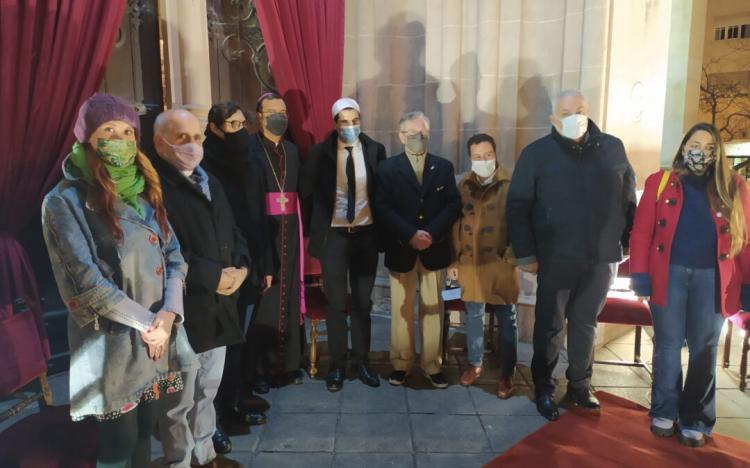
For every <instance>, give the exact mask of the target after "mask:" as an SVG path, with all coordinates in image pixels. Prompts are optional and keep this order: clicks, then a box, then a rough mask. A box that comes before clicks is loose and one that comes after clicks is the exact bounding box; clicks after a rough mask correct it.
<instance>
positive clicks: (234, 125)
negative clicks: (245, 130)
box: [224, 120, 245, 130]
mask: <svg viewBox="0 0 750 468" xmlns="http://www.w3.org/2000/svg"><path fill="white" fill-rule="evenodd" d="M224 123H225V124H227V125H228V126H229V128H231V129H232V130H239V129H241V128H242V127H244V126H245V121H244V120H225V121H224Z"/></svg>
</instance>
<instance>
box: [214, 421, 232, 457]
mask: <svg viewBox="0 0 750 468" xmlns="http://www.w3.org/2000/svg"><path fill="white" fill-rule="evenodd" d="M211 439H212V440H213V442H214V450H216V453H221V454H227V453H229V452H231V451H232V441H231V440H229V437H228V436H227V435H226V434H224V431H222V430H221V429H220V428H218V427H217V428H216V430H215V431H214V435H213V436H211Z"/></svg>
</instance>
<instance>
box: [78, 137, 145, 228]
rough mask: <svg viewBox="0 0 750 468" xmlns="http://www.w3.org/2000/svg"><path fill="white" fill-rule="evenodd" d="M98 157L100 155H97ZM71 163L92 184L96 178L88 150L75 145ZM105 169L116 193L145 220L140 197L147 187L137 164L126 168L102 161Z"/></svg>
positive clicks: (80, 145)
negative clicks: (87, 157)
mask: <svg viewBox="0 0 750 468" xmlns="http://www.w3.org/2000/svg"><path fill="white" fill-rule="evenodd" d="M97 155H98V153H97ZM70 162H71V163H72V164H73V166H74V167H76V168H78V169H79V170H80V171H81V174H83V178H84V180H86V182H88V183H92V182H93V180H94V178H93V177H92V175H91V169H89V165H88V163H87V162H86V148H84V146H83V145H82V144H80V143H78V142H75V143H73V150H72V151H71V153H70ZM102 163H104V167H106V168H107V172H109V176H110V177H111V178H112V182H114V183H115V192H117V196H118V197H120V200H122V201H123V202H124V203H126V204H128V205H129V206H131V207H132V208H133V209H134V210H135V211H136V213H138V215H139V216H140V217H141V218H143V217H144V212H143V207H142V206H141V204H140V202H139V200H138V196H139V195H140V194H141V193H143V189H144V188H145V186H146V179H144V178H143V174H141V171H140V170H138V166H137V165H136V164H134V163H133V164H130V165H128V166H125V167H118V166H113V165H111V164H109V163H107V162H106V160H104V159H102Z"/></svg>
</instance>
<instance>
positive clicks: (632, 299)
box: [594, 260, 653, 375]
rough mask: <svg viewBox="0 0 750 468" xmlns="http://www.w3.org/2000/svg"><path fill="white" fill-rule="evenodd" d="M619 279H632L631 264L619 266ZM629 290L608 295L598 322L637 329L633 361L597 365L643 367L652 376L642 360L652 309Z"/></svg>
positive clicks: (605, 361) (600, 361)
mask: <svg viewBox="0 0 750 468" xmlns="http://www.w3.org/2000/svg"><path fill="white" fill-rule="evenodd" d="M617 277H618V278H629V277H630V262H629V261H628V260H625V261H624V262H622V263H620V264H619V265H618V269H617ZM626 288H627V290H624V289H625V288H623V290H611V291H610V292H609V293H608V294H607V300H606V302H605V303H604V308H603V309H602V311H601V313H600V314H599V317H597V321H598V322H599V323H612V324H619V325H633V326H634V327H635V345H634V349H633V360H632V361H611V360H597V361H594V362H596V363H597V364H609V365H616V366H631V367H641V368H643V369H645V370H646V372H648V373H649V375H651V368H650V367H649V366H648V364H646V362H645V361H643V359H641V336H642V329H643V327H650V326H653V322H652V321H651V309H650V308H649V307H648V305H647V304H645V303H643V302H641V301H639V300H638V298H637V297H636V296H635V294H634V293H633V291H631V290H630V287H629V285H628V286H627V287H626Z"/></svg>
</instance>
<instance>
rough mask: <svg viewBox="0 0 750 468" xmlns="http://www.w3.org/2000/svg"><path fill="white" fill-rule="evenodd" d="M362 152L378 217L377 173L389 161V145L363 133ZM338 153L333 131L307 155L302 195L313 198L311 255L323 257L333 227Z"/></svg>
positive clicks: (369, 189)
mask: <svg viewBox="0 0 750 468" xmlns="http://www.w3.org/2000/svg"><path fill="white" fill-rule="evenodd" d="M359 141H360V142H361V143H362V153H363V154H364V157H365V167H366V168H367V194H368V196H369V198H370V210H371V211H372V213H373V217H374V216H375V209H374V208H373V203H374V200H375V191H376V185H377V183H376V171H377V167H378V164H379V163H380V162H381V161H383V160H385V146H383V145H382V144H380V143H378V142H377V141H375V140H373V139H372V138H370V137H368V136H367V135H365V134H364V133H360V135H359ZM337 150H338V133H337V132H336V131H333V132H332V133H331V134H330V135H328V137H327V138H326V139H325V140H323V141H322V142H321V143H318V144H317V145H315V146H313V147H311V148H310V151H309V152H308V153H307V160H306V161H305V167H304V171H302V174H301V178H300V192H301V193H302V196H303V197H305V198H307V197H311V198H312V203H311V205H312V208H311V210H312V216H311V220H310V243H309V244H308V247H307V249H308V252H309V253H310V255H312V256H313V257H316V258H320V255H321V254H322V249H323V241H324V240H325V235H326V231H327V230H328V229H329V228H330V227H331V220H332V219H333V209H334V206H335V204H336V176H337V173H336V167H337V165H336V162H337V154H336V153H337Z"/></svg>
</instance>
